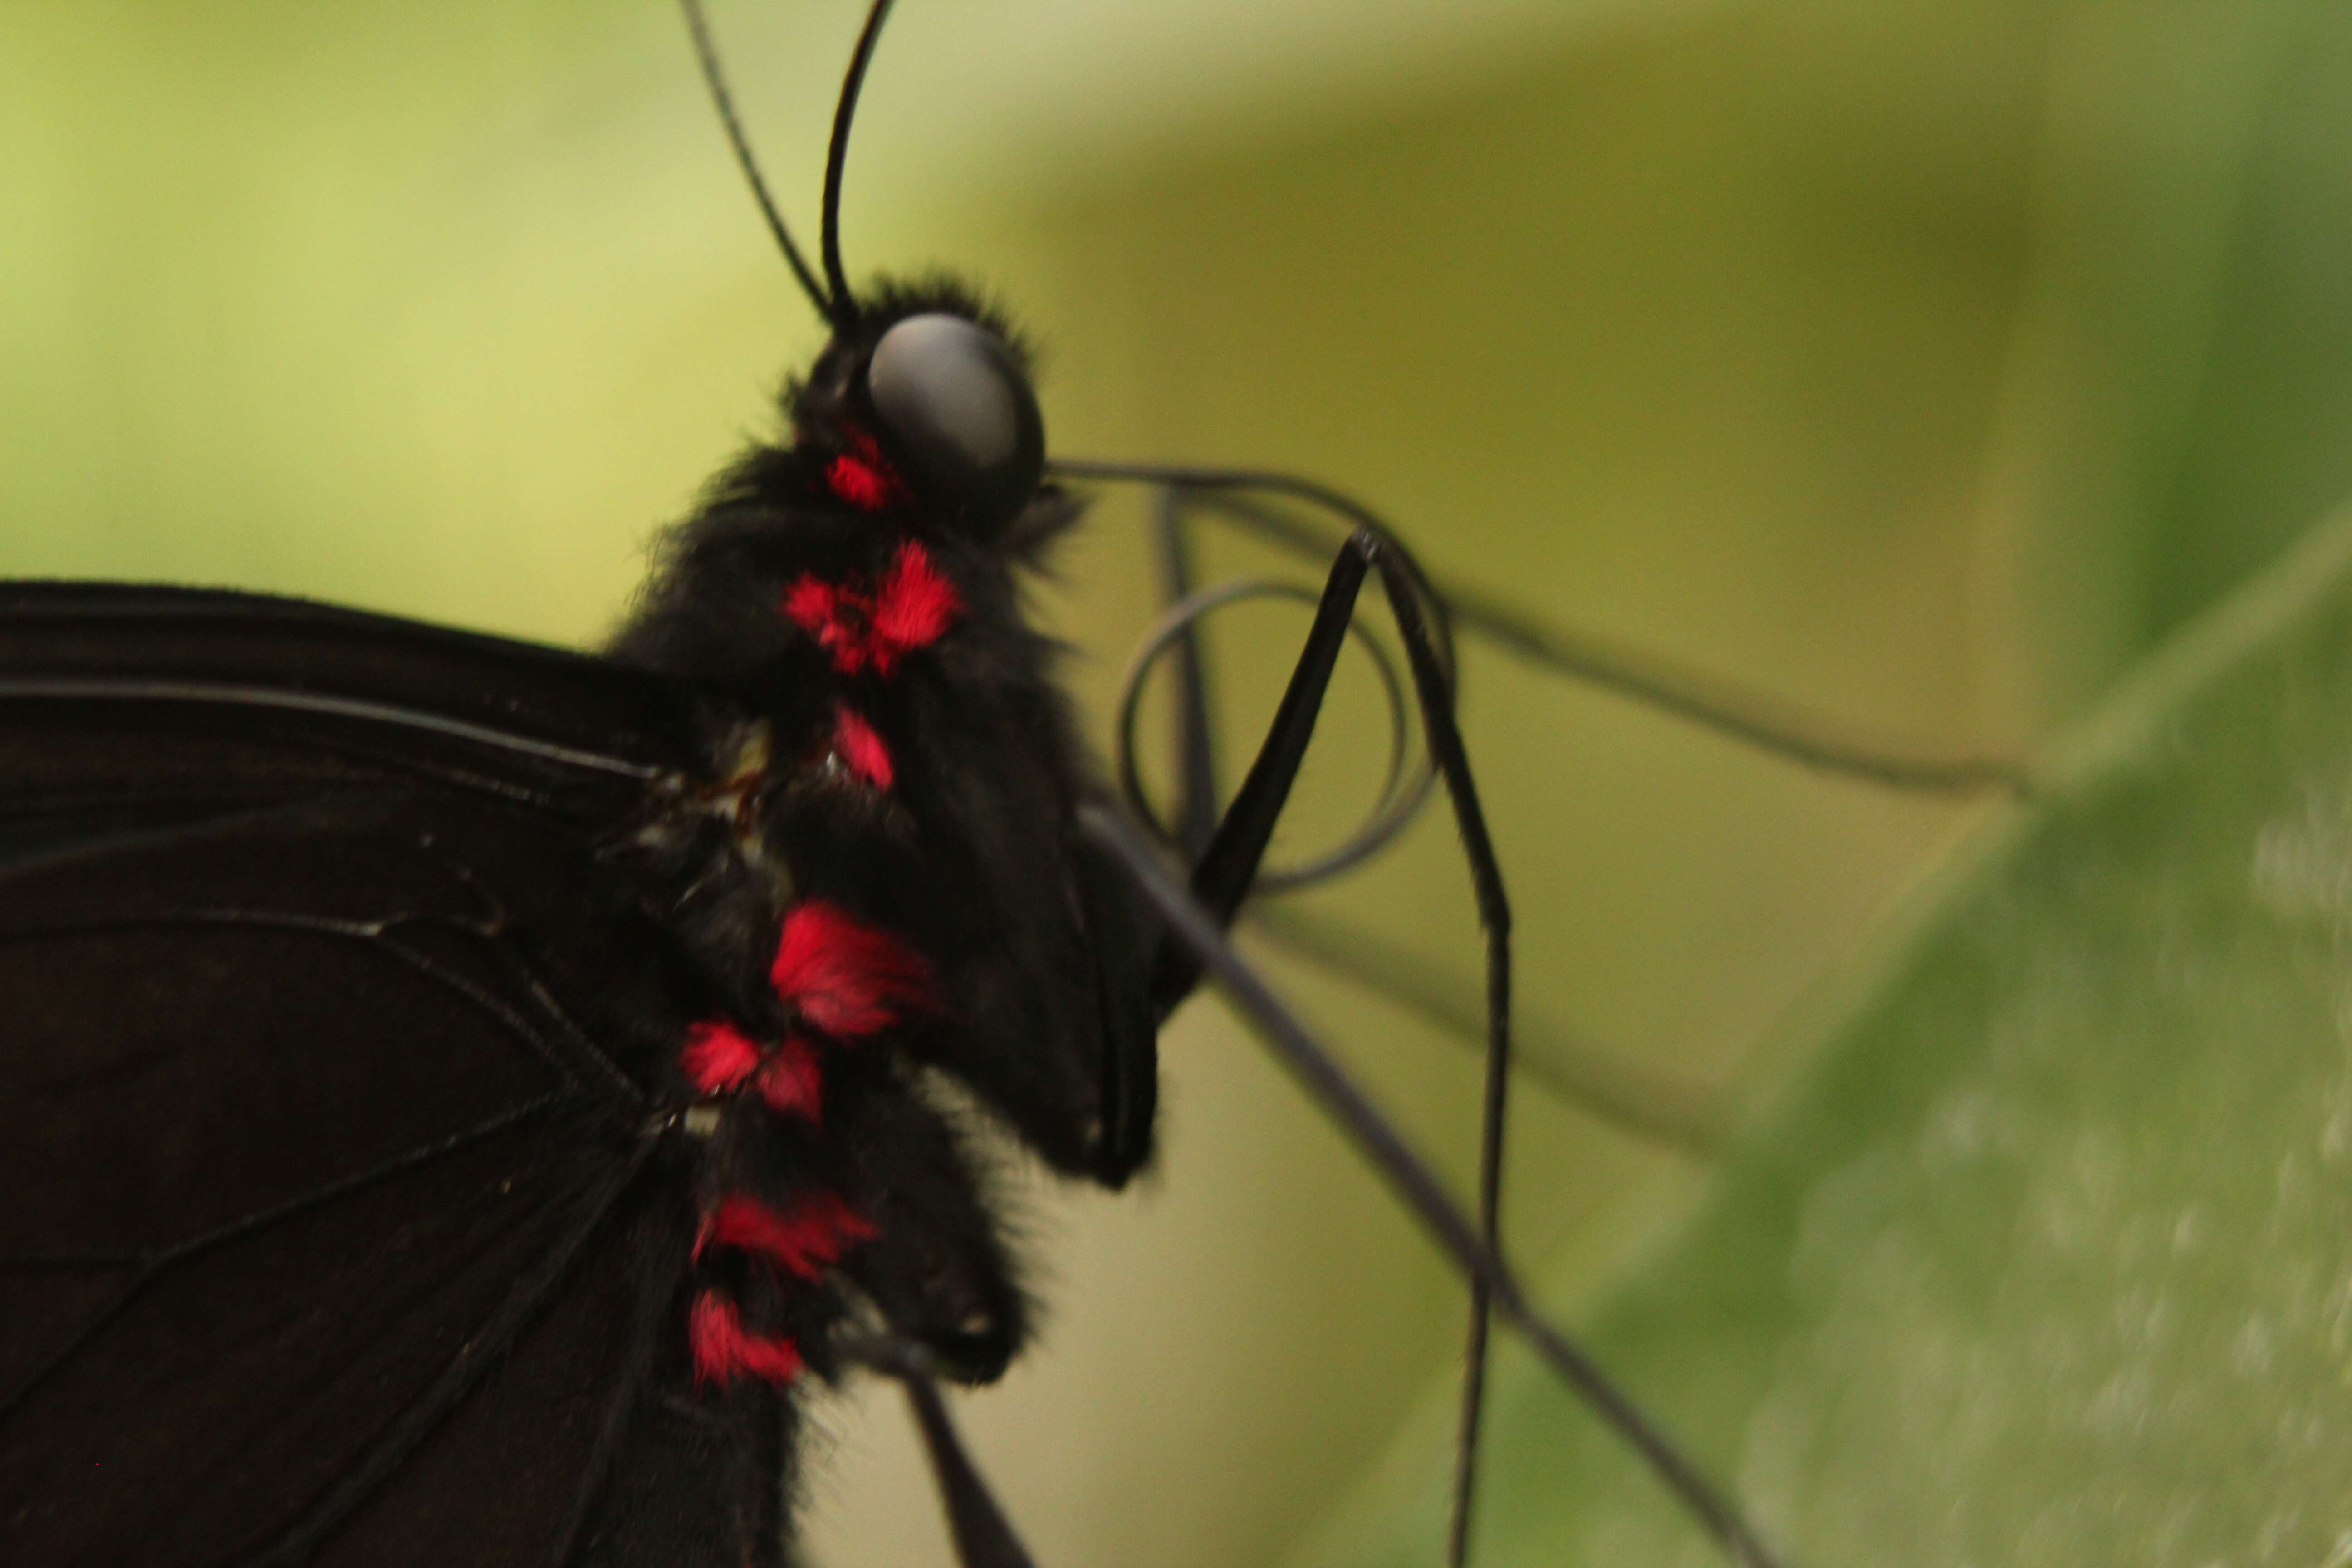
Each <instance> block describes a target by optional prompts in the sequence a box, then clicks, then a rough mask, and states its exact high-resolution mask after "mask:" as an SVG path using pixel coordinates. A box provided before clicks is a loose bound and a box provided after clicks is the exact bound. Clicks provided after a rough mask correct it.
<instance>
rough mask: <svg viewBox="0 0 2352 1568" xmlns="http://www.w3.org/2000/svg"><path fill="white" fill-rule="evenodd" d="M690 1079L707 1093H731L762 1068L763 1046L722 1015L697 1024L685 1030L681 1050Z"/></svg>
mask: <svg viewBox="0 0 2352 1568" xmlns="http://www.w3.org/2000/svg"><path fill="white" fill-rule="evenodd" d="M678 1059H679V1060H680V1062H681V1063H682V1064H683V1065H684V1066H685V1068H686V1077H687V1081H688V1082H689V1083H691V1084H693V1085H694V1087H695V1088H697V1089H700V1090H701V1091H702V1092H703V1093H705V1094H731V1093H733V1092H734V1091H735V1090H737V1089H740V1088H742V1087H743V1085H744V1083H745V1081H746V1080H748V1079H750V1078H751V1075H752V1074H753V1073H755V1072H758V1071H759V1070H760V1047H758V1046H755V1045H753V1044H752V1043H751V1040H750V1039H749V1038H748V1037H746V1036H745V1035H744V1033H743V1031H741V1030H740V1029H738V1028H737V1027H736V1026H734V1025H732V1024H730V1023H728V1022H726V1021H725V1020H724V1019H721V1020H719V1021H718V1022H716V1023H709V1024H697V1025H695V1026H694V1027H692V1028H691V1029H688V1031H687V1032H686V1047H685V1048H684V1049H683V1050H681V1051H680V1052H679V1053H678Z"/></svg>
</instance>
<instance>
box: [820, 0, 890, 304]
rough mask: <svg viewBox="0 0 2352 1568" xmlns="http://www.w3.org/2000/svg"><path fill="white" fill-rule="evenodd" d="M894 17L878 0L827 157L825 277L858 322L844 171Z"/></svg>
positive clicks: (844, 89)
mask: <svg viewBox="0 0 2352 1568" xmlns="http://www.w3.org/2000/svg"><path fill="white" fill-rule="evenodd" d="M889 15H890V0H874V5H873V8H872V9H871V10H869V11H867V12H866V28H865V30H864V31H863V32H861V33H859V34H858V35H857V47H856V51H855V52H853V53H852V54H851V55H850V57H849V74H848V75H846V76H845V77H844V78H843V79H842V82H841V102H840V103H839V104H838V105H836V106H835V109H834V111H833V145H832V146H830V147H828V148H827V149H825V154H824V229H823V231H822V232H821V234H820V236H819V238H820V241H821V243H822V244H823V246H824V276H825V279H826V280H827V281H828V282H830V283H831V284H832V285H833V297H834V298H835V300H839V301H840V303H841V309H842V319H845V320H846V321H856V319H857V296H856V295H855V294H853V293H851V292H850V290H849V275H848V274H847V273H846V272H845V271H843V270H842V266H841V168H842V165H843V164H844V163H847V162H848V161H849V122H850V121H852V120H854V119H856V117H857V93H858V89H860V88H862V87H864V86H865V85H866V65H867V64H868V63H869V62H871V61H872V59H873V58H874V46H875V45H876V44H877V43H879V42H880V41H881V39H882V24H883V22H884V20H885V19H886V18H887V17H888V16H889Z"/></svg>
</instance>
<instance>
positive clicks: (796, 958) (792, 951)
mask: <svg viewBox="0 0 2352 1568" xmlns="http://www.w3.org/2000/svg"><path fill="white" fill-rule="evenodd" d="M768 978H769V980H770V982H771V983H772V984H774V986H775V988H776V994H777V995H779V996H781V997H782V998H783V999H784V1000H785V1001H786V1002H789V1003H790V1004H792V1005H793V1007H794V1008H796V1009H798V1010H799V1013H800V1016H802V1017H803V1018H805V1019H806V1020H808V1022H809V1023H810V1024H811V1025H812V1026H814V1027H816V1028H818V1029H822V1030H823V1031H824V1032H825V1033H826V1034H828V1035H833V1036H835V1037H840V1038H845V1039H855V1038H857V1037H861V1036H865V1035H871V1034H874V1033H876V1032H877V1030H881V1029H885V1028H887V1027H888V1026H890V1025H892V1024H894V1023H896V1022H898V1019H899V1018H900V1017H901V1016H904V1015H905V1014H906V1013H907V1012H908V1011H909V1010H932V1009H935V1008H936V1006H937V1003H936V1001H935V1000H934V999H933V997H932V995H931V988H930V980H931V973H930V965H929V964H928V963H924V962H923V955H922V954H921V953H919V952H916V951H915V950H914V949H913V948H911V947H909V946H908V945H907V944H906V943H905V942H902V941H900V940H899V939H898V937H896V936H893V935H892V934H890V932H888V931H884V930H882V929H881V928H879V927H878V926H870V925H867V924H866V923H865V922H864V921H859V920H856V919H854V918H852V917H851V916H850V915H849V914H848V913H847V912H846V911H845V910H842V909H840V908H839V907H838V906H836V905H834V904H829V903H826V902H825V901H824V900H821V899H811V900H807V901H806V902H805V903H802V904H798V905H795V906H794V907H793V911H792V912H791V913H790V914H788V915H786V916H785V917H784V931H783V937H782V941H780V942H777V944H776V960H775V963H772V964H771V965H770V966H769V969H768Z"/></svg>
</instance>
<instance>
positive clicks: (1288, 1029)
mask: <svg viewBox="0 0 2352 1568" xmlns="http://www.w3.org/2000/svg"><path fill="white" fill-rule="evenodd" d="M1078 826H1079V830H1080V831H1081V832H1082V833H1083V834H1085V835H1086V837H1087V840H1088V841H1089V842H1090V843H1093V844H1095V845H1096V846H1097V847H1100V848H1101V849H1102V851H1103V852H1104V854H1105V855H1106V856H1107V857H1108V858H1111V859H1113V860H1115V861H1116V862H1117V863H1118V865H1119V866H1120V867H1121V868H1122V869H1123V870H1124V871H1125V872H1126V874H1127V875H1128V877H1129V879H1130V880H1131V881H1132V883H1133V885H1134V886H1135V888H1136V889H1137V890H1138V891H1139V894H1140V895H1141V896H1142V897H1143V899H1144V900H1146V901H1147V902H1148V903H1149V904H1150V907H1151V909H1152V910H1153V911H1154V912H1155V913H1156V914H1157V915H1158V916H1159V917H1160V919H1161V920H1162V921H1165V922H1166V928H1167V930H1168V931H1169V932H1170V934H1171V939H1172V940H1174V941H1177V942H1181V943H1182V944H1183V945H1184V946H1185V947H1186V948H1187V950H1189V951H1190V952H1192V954H1193V956H1194V957H1195V958H1196V959H1197V960H1198V961H1199V962H1200V963H1201V964H1202V968H1203V970H1204V972H1205V973H1209V974H1211V975H1213V977H1214V978H1215V979H1216V981H1217V982H1218V984H1220V985H1221V986H1222V987H1223V989H1224V990H1225V992H1226V993H1227V994H1228V995H1230V996H1231V997H1232V999H1233V1000H1234V1004H1235V1005H1237V1006H1238V1007H1239V1008H1240V1009H1241V1010H1242V1012H1243V1013H1244V1015H1245V1016H1247V1017H1248V1018H1249V1019H1250V1021H1251V1022H1252V1023H1253V1024H1255V1026H1257V1029H1258V1032H1259V1035H1260V1037H1262V1038H1263V1039H1264V1040H1265V1042H1266V1044H1267V1046H1268V1047H1269V1048H1271V1049H1272V1050H1273V1051H1274V1052H1275V1054H1276V1056H1277V1057H1279V1058H1281V1059H1282V1061H1283V1063H1284V1065H1285V1066H1286V1067H1288V1068H1290V1069H1291V1071H1292V1072H1293V1073H1294V1074H1295V1075H1296V1076H1297V1078H1298V1079H1299V1080H1300V1081H1301V1083H1302V1084H1304V1085H1305V1087H1306V1088H1307V1091H1308V1092H1309V1093H1310V1094H1312V1095H1313V1096H1314V1097H1315V1099H1316V1100H1318V1102H1319V1103H1321V1105H1322V1106H1323V1108H1324V1109H1325V1110H1326V1111H1327V1112H1328V1113H1329V1114H1330V1116H1331V1118H1332V1120H1333V1121H1335V1122H1336V1123H1338V1125H1339V1127H1340V1128H1341V1129H1342V1131H1345V1132H1346V1133H1347V1134H1348V1135H1349V1138H1350V1139H1352V1140H1353V1141H1354V1142H1355V1143H1356V1145H1357V1147H1358V1149H1359V1150H1360V1151H1361V1152H1363V1153H1364V1155H1365V1156H1366V1157H1367V1158H1368V1159H1370V1161H1371V1163H1373V1165H1374V1166H1375V1167H1376V1168H1377V1169H1378V1170H1379V1171H1380V1173H1381V1175H1382V1176H1383V1177H1385V1178H1386V1179H1387V1181H1388V1183H1389V1185H1390V1186H1391V1189H1392V1190H1393V1191H1394V1192H1395V1193H1396V1194H1397V1195H1398V1196H1399V1197H1400V1198H1401V1199H1402V1201H1403V1203H1404V1204H1405V1206H1406V1207H1408V1208H1410V1209H1411V1210H1412V1212H1413V1214H1414V1215H1415V1216H1416V1217H1417V1218H1419V1219H1420V1220H1421V1222H1422V1224H1423V1226H1424V1227H1425V1228H1426V1229H1427V1230H1428V1231H1429V1233H1430V1235H1431V1236H1432V1237H1433V1238H1434V1239H1435V1240H1436V1242H1437V1243H1438V1245H1439V1246H1440V1247H1443V1248H1444V1250H1445V1251H1446V1252H1447V1253H1448V1254H1450V1255H1451V1256H1452V1257H1453V1258H1454V1262H1455V1263H1456V1265H1457V1266H1459V1267H1460V1268H1462V1270H1463V1271H1464V1272H1465V1273H1466V1274H1468V1275H1470V1276H1471V1277H1472V1278H1473V1279H1476V1280H1478V1281H1480V1282H1481V1283H1482V1284H1483V1286H1484V1287H1485V1289H1486V1296H1487V1299H1488V1300H1489V1301H1491V1303H1492V1304H1493V1310H1494V1311H1495V1312H1496V1313H1497V1314H1498V1315H1500V1316H1501V1317H1502V1319H1503V1320H1504V1321H1506V1322H1507V1323H1509V1324H1511V1325H1512V1326H1513V1327H1514V1328H1516V1329H1517V1330H1518V1331H1519V1332H1520V1333H1521V1334H1522V1335H1524V1336H1525V1337H1526V1338H1527V1340H1528V1344H1529V1345H1530V1346H1531V1347H1532V1348H1533V1349H1534V1351H1535V1352H1536V1353H1537V1355H1538V1356H1539V1357H1540V1358H1541V1359H1542V1360H1543V1361H1544V1363H1546V1364H1547V1365H1549V1367H1551V1368H1552V1370H1553V1371H1554V1372H1555V1373H1558V1374H1559V1376H1560V1377H1561V1378H1562V1379H1563V1380H1564V1381H1566V1382H1567V1383H1568V1384H1570V1386H1571V1387H1573V1388H1575V1389H1576V1390H1577V1391H1578V1392H1579V1393H1580V1394H1582V1395H1583V1396H1584V1397H1585V1398H1586V1399H1587V1400H1589V1401H1590V1402H1591V1405H1593V1407H1594V1408H1595V1409H1596V1410H1597V1411H1599V1412H1600V1414H1601V1416H1602V1418H1603V1419H1605V1420H1606V1421H1608V1422H1609V1424H1610V1425H1611V1426H1613V1427H1615V1428H1616V1430H1617V1431H1618V1432H1619V1433H1620V1434H1621V1435H1622V1436H1624V1438H1625V1440H1626V1441H1627V1442H1628V1443H1629V1444H1630V1445H1632V1447H1633V1448H1634V1450H1635V1451H1636V1452H1638V1453H1639V1454H1640V1455H1641V1456H1642V1457H1643V1459H1644V1460H1645V1461H1647V1462H1648V1464H1649V1465H1650V1467H1651V1468H1652V1469H1653V1470H1654V1472H1655V1473H1656V1474H1657V1475H1658V1477H1659V1479H1661V1480H1663V1481H1664V1482H1665V1484H1666V1486H1667V1487H1668V1488H1669V1489H1671V1490H1672V1491H1673V1492H1674V1493H1675V1497H1676V1498H1677V1499H1678V1500H1680V1501H1681V1502H1682V1503H1683V1505H1684V1506H1685V1508H1686V1509H1688V1510H1690V1512H1691V1513H1692V1515H1693V1516H1694V1517H1695V1518H1696V1519H1697V1521H1699V1523H1700V1524H1701V1525H1702V1526H1703V1527H1704V1528H1705V1529H1706V1531H1707V1532H1708V1533H1709V1534H1710V1535H1711V1536H1713V1537H1714V1538H1715V1540H1716V1541H1717V1542H1718V1543H1719V1544H1720V1545H1721V1546H1722V1548H1723V1550H1724V1552H1725V1553H1726V1554H1727V1556H1728V1557H1729V1558H1730V1559H1731V1561H1732V1562H1734V1563H1738V1564H1739V1565H1740V1568H1783V1565H1782V1564H1781V1563H1780V1559H1779V1558H1778V1557H1776V1556H1775V1555H1774V1554H1773V1553H1772V1552H1771V1551H1770V1550H1769V1548H1768V1547H1766V1545H1765V1544H1764V1542H1763V1541H1762V1539H1761V1538H1760V1537H1759V1536H1758V1534H1757V1533H1756V1531H1755V1530H1754V1529H1753V1528H1752V1527H1751V1526H1750V1525H1749V1524H1748V1522H1747V1521H1746V1520H1745V1519H1744V1518H1743V1517H1742V1516H1741V1514H1740V1512H1739V1510H1738V1508H1737V1507H1735V1506H1734V1505H1733V1503H1732V1502H1731V1501H1730V1500H1729V1499H1727V1497H1725V1496H1724V1495H1723V1494H1722V1493H1721V1492H1719V1491H1717V1489H1716V1488H1715V1487H1714V1485H1713V1484H1712V1483H1711V1482H1709V1481H1708V1480H1707V1479H1706V1477H1705V1476H1704V1475H1703V1474H1701V1473H1700V1471H1699V1469H1698V1468H1697V1467H1696V1465H1695V1464H1693V1463H1692V1462H1691V1460H1689V1459H1688V1458H1685V1456H1684V1455H1683V1453H1682V1451H1681V1450H1680V1449H1678V1448H1677V1447H1675V1445H1674V1443H1673V1442H1672V1441H1671V1440H1670V1439H1669V1438H1667V1437H1666V1436H1665V1435H1664V1433H1662V1432H1660V1431H1659V1430H1658V1429H1657V1428H1656V1427H1655V1426H1653V1425H1652V1424H1651V1422H1650V1420H1649V1418H1648V1417H1647V1416H1646V1415H1643V1413H1642V1411H1641V1410H1640V1408H1639V1407H1638V1406H1636V1405H1634V1404H1633V1401H1632V1400H1631V1399H1630V1398H1629V1397H1627V1395H1626V1394H1624V1393H1623V1392H1622V1390H1620V1389H1619V1388H1618V1387H1617V1385H1616V1384H1614V1383H1613V1382H1612V1381H1611V1380H1610V1378H1609V1377H1608V1375H1607V1374H1606V1373H1603V1372H1602V1371H1601V1368H1600V1367H1599V1365H1598V1364H1596V1363H1594V1362H1593V1361H1592V1359H1591V1357H1590V1356H1589V1355H1587V1354H1586V1353H1585V1352H1583V1351H1582V1350H1581V1349H1580V1348H1579V1347H1578V1346H1577V1345H1576V1343H1575V1342H1573V1341H1572V1340H1570V1338H1569V1337H1568V1336H1567V1335H1565V1334H1563V1333H1561V1332H1560V1331H1559V1330H1558V1329H1556V1328H1554V1327H1553V1326H1552V1325H1551V1324H1550V1323H1549V1322H1548V1321H1545V1319H1543V1318H1542V1317H1541V1316H1540V1315H1538V1313H1537V1311H1536V1310H1535V1308H1534V1305H1533V1304H1532V1303H1531V1302H1530V1301H1529V1300H1528V1295H1527V1292H1526V1289H1525V1288H1524V1287H1522V1286H1521V1285H1520V1283H1519V1281H1518V1279H1517V1275H1516V1274H1515V1273H1514V1272H1513V1271H1512V1269H1511V1268H1510V1266H1509V1265H1508V1264H1507V1262H1506V1261H1505V1260H1504V1258H1502V1256H1501V1255H1500V1254H1499V1253H1498V1252H1496V1250H1495V1249H1494V1248H1493V1247H1489V1246H1487V1245H1486V1240H1485V1239H1484V1237H1482V1236H1481V1235H1480V1234H1479V1229H1478V1227H1477V1226H1475V1224H1474V1223H1473V1222H1472V1220H1471V1219H1470V1217H1469V1216H1468V1215H1465V1214H1464V1213H1463V1211H1462V1210H1461V1208H1460V1207H1459V1206H1458V1205H1455V1203H1454V1200H1453V1199H1452V1198H1451V1197H1450V1196H1448V1195H1447V1194H1446V1192H1445V1189H1444V1184H1442V1183H1441V1182H1439V1180H1438V1179H1437V1177H1436V1175H1435V1174H1434V1173H1433V1172H1432V1171H1431V1170H1430V1168H1429V1165H1428V1164H1427V1163H1426V1162H1424V1161H1423V1159H1422V1158H1421V1157H1420V1156H1419V1155H1418V1154H1416V1153H1415V1152H1413V1151H1412V1148H1411V1146H1410V1145H1408V1144H1407V1143H1406V1142H1404V1140H1403V1138H1402V1136H1401V1135H1399V1133H1398V1132H1397V1131H1396V1129H1395V1128H1394V1127H1392V1126H1391V1125H1390V1123H1389V1121H1388V1120H1387V1118H1385V1117H1384V1116H1382V1115H1381V1113H1380V1111H1379V1110H1377V1109H1375V1108H1374V1107H1373V1105H1372V1104H1371V1102H1370V1100H1367V1099H1366V1098H1365V1096H1364V1094H1363V1091H1362V1090H1361V1089H1358V1088H1357V1087H1356V1085H1355V1083H1354V1081H1353V1080H1352V1079H1349V1077H1348V1075H1347V1073H1346V1072H1345V1071H1344V1070H1343V1069H1342V1068H1340V1067H1339V1063H1338V1062H1337V1061H1336V1060H1335V1059H1334V1058H1332V1056H1331V1053H1330V1052H1329V1051H1328V1049H1327V1048H1325V1047H1324V1046H1323V1045H1322V1043H1321V1042H1320V1041H1318V1039H1316V1037H1314V1035H1313V1034H1312V1033H1311V1032H1310V1031H1309V1030H1308V1029H1307V1026H1305V1025H1304V1024H1302V1023H1300V1022H1299V1020H1298V1018H1297V1016H1296V1015H1295V1014H1293V1013H1292V1012H1291V1011H1290V1010H1289V1008H1288V1007H1287V1006H1286V1005H1284V1004H1283V1002H1282V1000H1281V999H1280V998H1279V997H1278V996H1276V994H1275V993H1274V990H1273V988H1272V986H1270V985H1269V984H1267V983H1266V981H1265V977H1264V976H1263V975H1261V974H1260V973H1258V971H1257V969H1256V968H1255V966H1254V965H1253V964H1251V963H1249V962H1248V961H1247V960H1246V959H1244V957H1242V955H1241V954H1240V953H1239V952H1237V951H1236V950H1235V949H1234V946H1233V943H1232V942H1230V941H1228V940H1227V938H1226V936H1225V933H1224V931H1223V926H1222V925H1221V924H1220V922H1219V921H1218V920H1217V918H1216V916H1215V915H1214V913H1213V911H1211V910H1208V909H1207V908H1205V907H1204V906H1203V905H1202V903H1201V901H1200V900H1197V899H1195V898H1194V897H1193V896H1192V894H1191V893H1190V892H1189V891H1188V890H1187V889H1186V888H1185V887H1184V885H1183V884H1182V882H1181V881H1180V880H1179V879H1177V878H1176V877H1174V876H1173V875H1171V873H1170V872H1169V871H1168V869H1167V868H1165V867H1164V866H1162V865H1161V864H1160V858H1159V855H1158V852H1157V850H1156V849H1155V847H1154V846H1153V845H1152V843H1151V842H1150V839H1149V838H1148V837H1145V835H1144V834H1143V833H1142V831H1141V830H1140V829H1139V828H1138V827H1136V826H1134V825H1133V824H1132V823H1130V822H1129V821H1127V820H1126V819H1125V818H1124V817H1123V816H1120V815H1119V814H1118V812H1117V811H1115V810H1113V809H1112V808H1110V807H1108V806H1106V805H1086V806H1083V807H1081V808H1080V810H1079V816H1078Z"/></svg>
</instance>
